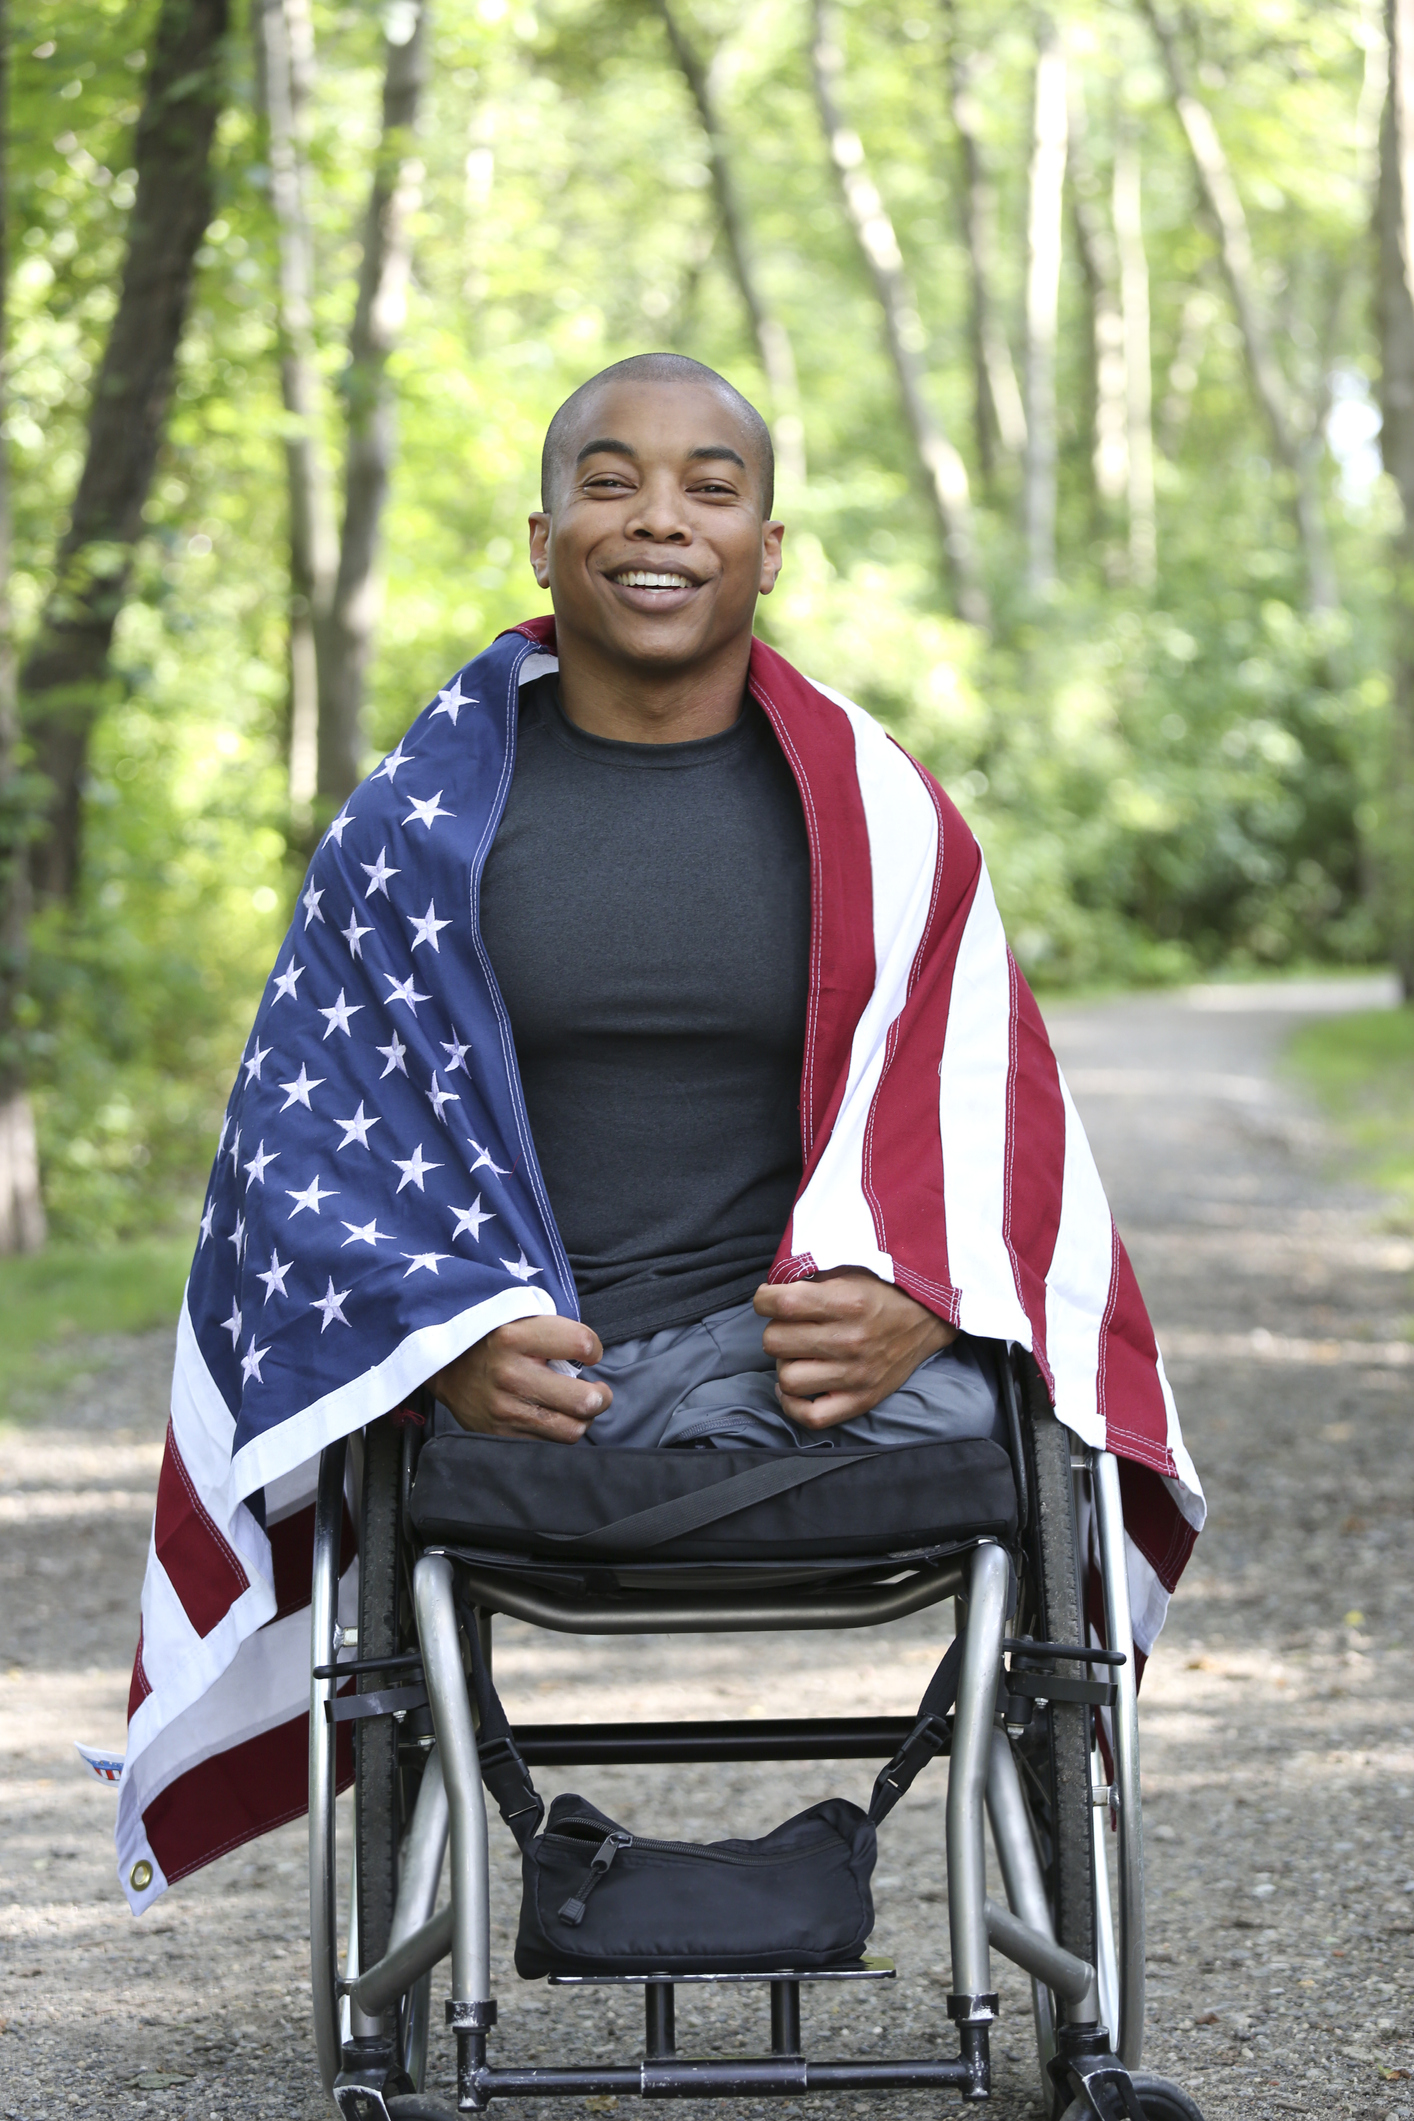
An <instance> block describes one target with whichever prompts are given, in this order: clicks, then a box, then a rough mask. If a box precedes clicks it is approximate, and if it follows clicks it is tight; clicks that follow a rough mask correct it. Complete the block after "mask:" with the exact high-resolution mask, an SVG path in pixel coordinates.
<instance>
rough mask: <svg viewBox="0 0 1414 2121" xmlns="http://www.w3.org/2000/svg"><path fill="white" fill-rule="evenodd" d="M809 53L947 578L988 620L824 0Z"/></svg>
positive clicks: (965, 505) (949, 458)
mask: <svg viewBox="0 0 1414 2121" xmlns="http://www.w3.org/2000/svg"><path fill="white" fill-rule="evenodd" d="M812 27H813V35H812V38H811V47H810V56H811V66H812V72H813V75H814V81H815V98H816V102H817V104H818V105H819V110H820V121H821V124H822V125H823V127H824V130H825V138H826V140H827V141H828V143H829V149H830V159H831V161H832V162H833V164H834V167H835V173H836V175H837V177H838V178H839V184H840V191H841V193H842V195H843V199H844V206H845V211H846V213H847V214H848V216H849V219H850V224H851V226H852V227H853V229H854V233H855V236H856V238H857V239H858V242H859V247H860V249H861V251H862V252H863V253H864V261H865V264H866V265H867V266H868V268H869V273H870V277H871V278H872V280H873V282H874V292H875V294H876V295H877V296H878V298H879V307H880V309H881V310H882V311H883V319H884V336H885V339H886V341H887V343H888V349H889V355H890V358H891V359H892V361H893V365H894V374H895V376H896V377H897V379H898V386H899V395H900V397H901V398H902V400H903V408H904V416H905V418H906V420H907V422H908V427H909V432H910V434H911V436H912V438H913V445H914V449H915V450H916V452H917V456H918V461H919V467H920V470H921V471H922V473H923V476H924V479H925V481H926V487H927V493H928V498H929V501H930V503H931V504H932V509H933V516H934V520H935V522H936V524H937V530H938V538H939V542H940V544H941V545H942V549H943V556H944V563H945V565H946V567H947V569H948V572H949V574H950V576H951V579H952V584H953V594H954V601H955V603H956V607H957V612H958V616H959V617H960V618H964V619H967V620H969V621H970V622H971V623H972V624H973V625H975V626H986V625H988V624H989V623H990V619H989V614H988V610H987V599H986V596H985V593H984V591H983V589H982V584H981V580H980V577H979V573H978V567H977V553H976V548H975V545H974V543H973V535H972V497H971V494H970V492H969V489H968V484H967V467H966V465H965V464H964V463H963V461H962V458H961V457H960V456H959V455H958V453H957V451H956V449H954V447H953V445H952V443H951V442H950V441H949V440H948V438H947V435H946V434H945V433H944V431H943V427H942V423H941V421H939V419H938V418H937V416H936V415H935V413H934V412H933V409H932V407H931V406H930V405H929V403H928V398H927V393H926V390H925V387H924V369H923V364H922V362H921V360H920V359H919V356H918V348H919V343H920V340H921V338H922V327H921V325H920V323H919V319H918V310H917V305H916V303H915V302H914V298H913V290H912V288H911V287H910V286H909V284H908V280H907V277H906V275H905V273H904V269H903V257H902V254H901V252H900V250H899V247H898V238H897V237H896V236H895V234H894V227H893V223H892V221H891V220H890V219H889V216H888V213H887V211H886V209H885V207H884V203H883V200H882V199H881V198H880V196H879V193H878V190H877V189H876V187H875V185H874V182H873V180H872V178H871V177H870V175H869V171H868V167H867V165H866V163H865V159H864V146H863V142H862V141H861V140H860V138H859V135H858V133H855V132H851V131H849V130H848V128H847V127H846V126H845V124H844V121H843V119H842V117H841V115H840V109H839V104H838V102H837V100H836V89H837V86H838V83H839V80H840V77H841V75H842V74H843V71H844V53H843V51H842V50H841V48H840V44H839V40H838V36H837V34H836V24H835V20H834V12H833V9H832V8H831V7H829V6H828V5H827V0H815V7H814V22H813V25H812Z"/></svg>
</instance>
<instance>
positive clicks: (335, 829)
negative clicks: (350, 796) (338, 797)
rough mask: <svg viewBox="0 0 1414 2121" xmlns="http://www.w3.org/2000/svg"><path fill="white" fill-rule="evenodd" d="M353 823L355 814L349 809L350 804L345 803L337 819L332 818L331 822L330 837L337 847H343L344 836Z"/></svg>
mask: <svg viewBox="0 0 1414 2121" xmlns="http://www.w3.org/2000/svg"><path fill="white" fill-rule="evenodd" d="M352 823H353V812H352V811H351V810H350V809H349V806H348V804H347V803H345V805H344V807H343V809H342V810H341V811H340V812H339V815H338V816H337V817H334V818H330V820H329V832H328V837H329V838H330V839H331V840H333V842H334V843H335V845H336V846H338V847H342V846H343V844H344V834H345V833H346V832H347V831H348V829H349V826H350V825H351V824H352Z"/></svg>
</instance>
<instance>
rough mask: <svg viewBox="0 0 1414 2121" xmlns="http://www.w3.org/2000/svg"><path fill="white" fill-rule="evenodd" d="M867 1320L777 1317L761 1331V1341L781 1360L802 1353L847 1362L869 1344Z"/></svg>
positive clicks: (768, 1352) (784, 1360)
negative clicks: (865, 1321) (866, 1341)
mask: <svg viewBox="0 0 1414 2121" xmlns="http://www.w3.org/2000/svg"><path fill="white" fill-rule="evenodd" d="M865 1340H866V1336H865V1330H864V1326H863V1323H862V1322H861V1321H858V1320H854V1319H828V1320H826V1319H815V1320H811V1321H806V1320H803V1319H802V1320H800V1321H798V1322H797V1321H795V1320H789V1321H787V1320H785V1319H773V1320H772V1322H771V1324H770V1325H769V1326H767V1328H766V1330H765V1332H764V1333H763V1334H762V1335H761V1345H762V1347H763V1348H764V1349H765V1350H766V1353H767V1354H768V1355H771V1356H774V1357H775V1359H776V1360H777V1361H778V1362H789V1361H791V1360H792V1358H796V1357H800V1356H811V1355H815V1356H819V1357H821V1358H822V1359H826V1360H829V1361H833V1362H845V1361H847V1360H848V1359H849V1357H850V1356H852V1355H859V1354H861V1353H862V1352H863V1350H864V1347H865Z"/></svg>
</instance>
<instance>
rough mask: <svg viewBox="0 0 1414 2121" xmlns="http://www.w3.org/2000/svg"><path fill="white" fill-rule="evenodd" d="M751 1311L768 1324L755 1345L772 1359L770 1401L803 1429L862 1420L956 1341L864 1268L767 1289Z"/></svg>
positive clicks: (952, 1330) (948, 1329) (950, 1330)
mask: <svg viewBox="0 0 1414 2121" xmlns="http://www.w3.org/2000/svg"><path fill="white" fill-rule="evenodd" d="M754 1304H755V1309H756V1310H757V1312H758V1313H759V1315H760V1316H761V1317H762V1318H765V1319H768V1320H769V1321H770V1323H769V1324H768V1325H767V1327H766V1330H765V1332H764V1334H763V1335H762V1340H763V1343H764V1345H765V1349H766V1353H767V1354H768V1355H774V1357H775V1358H776V1380H777V1382H776V1397H777V1399H779V1401H780V1403H781V1409H782V1412H783V1413H786V1414H788V1415H789V1416H790V1418H791V1420H792V1421H798V1422H799V1423H800V1426H801V1427H802V1428H803V1429H831V1428H833V1427H834V1426H835V1424H836V1422H841V1421H852V1420H853V1419H854V1417H855V1416H856V1415H858V1414H867V1413H868V1412H869V1410H870V1408H871V1407H876V1406H877V1405H878V1404H879V1401H880V1400H881V1399H886V1398H887V1397H888V1395H889V1393H890V1392H896V1391H897V1390H898V1388H899V1386H900V1385H903V1384H906V1383H907V1382H908V1380H909V1378H910V1377H911V1376H912V1375H913V1373H914V1371H915V1370H916V1369H917V1368H918V1365H919V1364H920V1363H921V1362H926V1361H927V1359H928V1357H929V1356H930V1355H936V1354H937V1352H938V1350H939V1348H945V1347H947V1346H948V1344H949V1342H951V1341H954V1340H956V1339H957V1328H956V1327H955V1326H950V1325H949V1324H948V1323H947V1321H946V1320H945V1319H941V1318H938V1317H936V1316H935V1315H934V1313H933V1312H931V1311H930V1310H928V1309H927V1308H926V1307H925V1306H924V1305H923V1304H920V1303H915V1302H914V1300H913V1298H912V1297H911V1296H906V1295H905V1294H904V1292H903V1290H902V1289H896V1288H894V1286H893V1285H892V1283H890V1282H886V1281H880V1279H879V1277H878V1275H877V1274H871V1273H870V1272H869V1271H868V1269H867V1268H865V1267H835V1268H832V1269H831V1271H830V1272H829V1273H827V1274H819V1275H817V1276H816V1277H815V1279H814V1280H813V1281H792V1282H782V1283H780V1284H772V1283H769V1282H766V1283H763V1284H762V1286H761V1287H760V1288H759V1289H758V1290H757V1291H756V1296H755V1299H754Z"/></svg>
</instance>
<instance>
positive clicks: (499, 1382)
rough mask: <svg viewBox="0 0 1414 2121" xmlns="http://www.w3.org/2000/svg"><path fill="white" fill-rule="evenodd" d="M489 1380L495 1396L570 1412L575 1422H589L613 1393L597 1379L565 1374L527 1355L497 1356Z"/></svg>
mask: <svg viewBox="0 0 1414 2121" xmlns="http://www.w3.org/2000/svg"><path fill="white" fill-rule="evenodd" d="M491 1382H492V1386H493V1390H494V1394H495V1396H496V1397H498V1398H504V1399H513V1400H521V1401H525V1402H526V1403H528V1404H529V1405H530V1406H534V1407H544V1408H546V1409H548V1410H549V1411H550V1412H551V1413H554V1414H570V1415H573V1417H574V1419H575V1420H576V1421H592V1420H593V1418H594V1416H595V1415H596V1414H602V1413H603V1411H604V1409H605V1407H607V1406H608V1404H609V1402H610V1400H611V1399H612V1398H613V1396H614V1395H613V1393H612V1392H611V1391H610V1389H609V1387H608V1386H607V1385H606V1384H601V1383H600V1381H599V1379H598V1378H594V1377H586V1378H581V1377H566V1376H564V1375H563V1374H562V1372H560V1371H559V1370H551V1369H549V1368H547V1366H546V1365H545V1364H544V1363H543V1362H535V1361H534V1360H533V1359H532V1358H531V1357H530V1356H528V1355H510V1356H503V1357H500V1358H498V1360H497V1361H496V1362H495V1364H494V1365H493V1368H492V1373H491Z"/></svg>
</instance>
